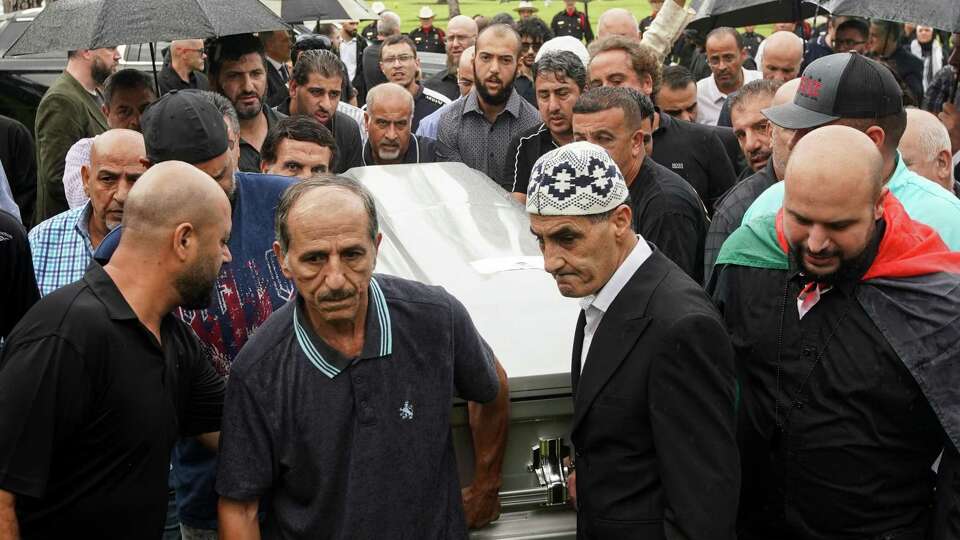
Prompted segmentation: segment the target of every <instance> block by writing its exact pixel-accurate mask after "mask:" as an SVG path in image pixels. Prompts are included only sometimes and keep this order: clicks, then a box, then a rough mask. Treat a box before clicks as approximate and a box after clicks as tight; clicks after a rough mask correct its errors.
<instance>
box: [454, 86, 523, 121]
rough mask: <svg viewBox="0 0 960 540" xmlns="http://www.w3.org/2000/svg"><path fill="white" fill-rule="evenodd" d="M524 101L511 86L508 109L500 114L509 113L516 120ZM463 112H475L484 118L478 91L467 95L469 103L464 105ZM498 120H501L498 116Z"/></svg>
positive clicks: (504, 109)
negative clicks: (521, 102)
mask: <svg viewBox="0 0 960 540" xmlns="http://www.w3.org/2000/svg"><path fill="white" fill-rule="evenodd" d="M522 99H523V98H522V97H520V94H518V93H517V91H516V89H514V88H513V86H512V85H511V86H510V97H509V98H508V99H507V105H506V107H504V108H503V111H501V113H500V114H503V113H504V112H509V113H510V114H512V115H513V117H514V118H517V117H519V116H520V105H521V104H520V100H522ZM463 112H464V114H466V113H468V112H475V113H477V114H479V115H481V116H483V109H481V108H480V98H479V97H477V91H476V90H471V91H470V93H469V94H467V101H466V103H464V104H463ZM497 118H500V115H497Z"/></svg>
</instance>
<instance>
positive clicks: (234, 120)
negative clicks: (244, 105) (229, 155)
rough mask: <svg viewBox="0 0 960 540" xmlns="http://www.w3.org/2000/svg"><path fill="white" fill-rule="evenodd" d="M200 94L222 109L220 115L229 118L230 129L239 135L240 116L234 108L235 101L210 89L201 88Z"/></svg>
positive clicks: (219, 109)
mask: <svg viewBox="0 0 960 540" xmlns="http://www.w3.org/2000/svg"><path fill="white" fill-rule="evenodd" d="M200 96H201V97H202V98H203V99H205V100H207V101H208V102H210V104H211V105H213V106H214V107H216V108H217V110H218V111H220V116H225V117H226V118H227V124H228V125H229V126H230V129H231V130H233V134H234V135H235V136H237V137H239V136H240V118H239V117H238V116H237V110H236V109H234V108H233V103H230V100H229V99H227V98H226V97H224V96H223V95H222V94H218V93H216V92H211V91H209V90H201V91H200Z"/></svg>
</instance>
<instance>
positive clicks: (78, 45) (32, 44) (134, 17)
mask: <svg viewBox="0 0 960 540" xmlns="http://www.w3.org/2000/svg"><path fill="white" fill-rule="evenodd" d="M286 28H287V25H285V24H284V23H283V21H281V20H280V19H279V18H278V17H277V16H276V15H275V14H274V13H273V12H272V11H270V9H269V8H267V7H266V6H264V5H263V4H261V3H260V2H259V0H229V1H228V0H58V1H56V2H50V3H48V4H47V6H46V7H45V8H43V11H41V12H40V14H39V15H37V18H36V19H34V20H33V22H32V23H30V26H29V27H27V29H26V30H25V31H24V32H23V35H21V36H20V37H19V38H17V41H16V42H14V44H13V45H12V46H11V47H10V48H9V49H8V50H7V52H6V54H5V55H4V56H16V55H20V54H31V53H40V52H47V51H74V50H77V49H100V48H103V47H115V46H117V45H126V44H132V43H150V55H151V57H153V59H154V78H156V58H155V52H154V47H153V43H154V42H156V41H173V40H175V39H203V38H209V37H220V36H229V35H233V34H245V33H249V32H259V31H266V30H285V29H286Z"/></svg>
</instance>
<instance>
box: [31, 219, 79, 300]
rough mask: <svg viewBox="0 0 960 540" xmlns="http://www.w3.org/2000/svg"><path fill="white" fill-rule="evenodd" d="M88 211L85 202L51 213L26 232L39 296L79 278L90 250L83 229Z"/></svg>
mask: <svg viewBox="0 0 960 540" xmlns="http://www.w3.org/2000/svg"><path fill="white" fill-rule="evenodd" d="M91 211H92V210H91V207H90V203H89V202H87V204H85V205H83V206H78V207H76V208H73V209H71V210H67V211H66V212H63V213H61V214H57V215H55V216H53V217H52V218H50V219H48V220H46V221H44V222H43V223H41V224H39V225H37V226H36V227H34V228H33V230H31V231H30V234H29V235H28V237H29V238H30V251H32V252H33V270H34V272H36V274H37V286H39V287H40V296H46V295H48V294H50V293H52V292H53V291H55V290H57V289H59V288H60V287H63V286H64V285H69V284H70V283H73V282H74V281H77V280H79V279H80V278H82V277H83V274H84V272H85V271H86V269H87V265H89V264H90V261H92V260H93V252H94V250H93V244H91V243H90V232H89V230H88V229H87V220H88V219H89V217H90V212H91Z"/></svg>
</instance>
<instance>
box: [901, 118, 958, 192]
mask: <svg viewBox="0 0 960 540" xmlns="http://www.w3.org/2000/svg"><path fill="white" fill-rule="evenodd" d="M950 148H951V147H950V133H949V132H948V131H947V128H946V127H945V126H944V125H943V123H942V122H940V120H939V119H938V118H937V117H936V116H934V115H932V114H930V113H929V112H927V111H923V110H920V109H907V129H906V131H904V132H903V137H901V138H900V145H899V150H900V154H901V155H902V156H903V162H904V164H905V165H906V166H907V168H908V169H910V170H911V171H913V172H915V173H917V174H919V175H920V176H922V177H924V178H926V179H928V180H931V181H933V182H936V183H937V184H939V185H940V186H942V187H943V188H944V189H946V190H948V191H951V192H952V191H953V182H954V177H953V156H952V152H951V150H950Z"/></svg>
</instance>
